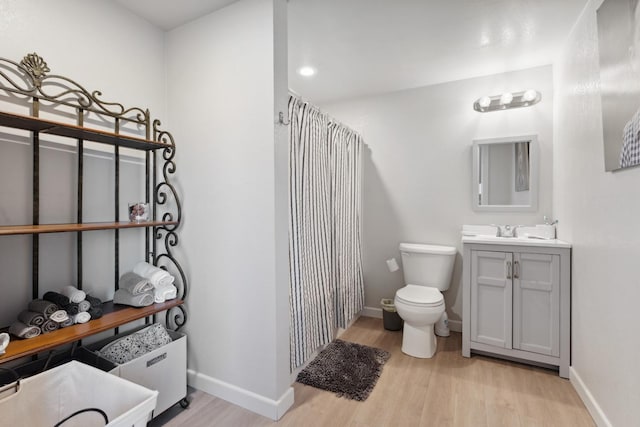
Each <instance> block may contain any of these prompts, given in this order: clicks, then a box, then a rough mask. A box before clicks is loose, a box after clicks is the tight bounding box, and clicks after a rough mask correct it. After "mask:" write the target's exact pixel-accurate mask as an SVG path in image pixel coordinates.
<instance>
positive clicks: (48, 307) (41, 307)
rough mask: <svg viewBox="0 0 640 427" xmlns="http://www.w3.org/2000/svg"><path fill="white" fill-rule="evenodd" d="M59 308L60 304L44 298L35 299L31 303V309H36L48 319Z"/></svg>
mask: <svg viewBox="0 0 640 427" xmlns="http://www.w3.org/2000/svg"><path fill="white" fill-rule="evenodd" d="M57 310H58V306H57V305H55V304H54V303H52V302H49V301H45V300H43V299H34V300H33V301H31V302H30V303H29V311H35V312H36V313H40V314H42V315H43V316H44V318H45V319H48V318H49V316H51V315H52V314H53V313H55V312H56V311H57Z"/></svg>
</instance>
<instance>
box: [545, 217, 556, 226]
mask: <svg viewBox="0 0 640 427" xmlns="http://www.w3.org/2000/svg"><path fill="white" fill-rule="evenodd" d="M557 223H558V220H557V219H556V220H555V221H553V222H549V217H547V216H546V215H545V216H544V225H556V224H557Z"/></svg>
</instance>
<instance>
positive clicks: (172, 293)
mask: <svg viewBox="0 0 640 427" xmlns="http://www.w3.org/2000/svg"><path fill="white" fill-rule="evenodd" d="M177 294H178V289H177V288H176V287H175V286H173V285H169V286H160V287H157V288H155V290H154V291H153V299H154V301H155V302H165V301H169V300H172V299H175V298H176V295H177Z"/></svg>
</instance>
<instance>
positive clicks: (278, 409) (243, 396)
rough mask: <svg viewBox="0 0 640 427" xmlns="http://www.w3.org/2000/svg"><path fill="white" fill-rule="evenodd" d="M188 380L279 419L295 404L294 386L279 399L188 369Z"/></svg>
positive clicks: (199, 386)
mask: <svg viewBox="0 0 640 427" xmlns="http://www.w3.org/2000/svg"><path fill="white" fill-rule="evenodd" d="M187 382H188V384H189V385H190V386H191V387H193V388H197V389H198V390H202V391H204V392H206V393H209V394H210V395H212V396H215V397H219V398H220V399H223V400H226V401H227V402H231V403H233V404H234V405H238V406H240V407H242V408H245V409H248V410H249V411H251V412H255V413H256V414H260V415H262V416H265V417H268V418H271V419H272V420H274V421H278V420H279V419H280V418H281V417H282V416H283V415H284V414H285V412H287V410H288V409H289V408H290V407H291V406H292V405H293V387H289V388H288V389H287V391H285V392H284V394H283V395H282V396H280V398H279V399H278V400H273V399H269V398H267V397H264V396H262V395H259V394H257V393H254V392H252V391H249V390H245V389H243V388H240V387H238V386H235V385H233V384H229V383H227V382H224V381H221V380H218V379H216V378H212V377H210V376H208V375H205V374H202V373H199V372H196V371H194V370H193V369H187Z"/></svg>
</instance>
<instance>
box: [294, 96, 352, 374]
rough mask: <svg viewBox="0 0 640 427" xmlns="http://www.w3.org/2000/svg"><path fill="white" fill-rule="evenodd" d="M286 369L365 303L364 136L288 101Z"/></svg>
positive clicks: (329, 337)
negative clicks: (288, 287)
mask: <svg viewBox="0 0 640 427" xmlns="http://www.w3.org/2000/svg"><path fill="white" fill-rule="evenodd" d="M288 107H289V108H288V121H289V124H288V127H289V209H290V210H289V268H290V272H289V284H290V289H289V306H290V351H291V357H290V360H291V363H290V368H291V370H292V371H293V370H295V369H296V368H298V367H299V366H301V365H303V364H304V363H305V362H306V361H308V359H309V358H310V357H311V356H312V355H313V354H314V352H315V351H316V350H317V349H318V348H319V347H321V346H323V345H326V344H328V343H329V342H331V341H332V340H333V338H334V335H335V332H336V330H337V329H338V328H346V327H347V326H348V324H349V322H350V321H351V320H352V319H353V318H354V317H355V316H356V315H357V314H358V313H359V312H360V311H361V310H362V308H363V306H364V283H363V275H362V256H361V244H362V237H361V228H362V227H361V224H362V203H361V199H362V150H363V146H364V142H363V140H362V137H361V136H360V135H359V134H358V133H357V132H355V131H353V130H352V129H349V128H348V127H347V126H345V125H343V124H342V123H340V122H338V121H336V120H335V119H333V118H332V117H330V116H329V115H327V114H325V113H323V112H322V111H320V109H318V108H317V107H315V106H313V105H311V104H310V103H308V102H305V101H304V100H302V99H300V98H299V97H297V96H293V95H292V96H290V97H289V105H288Z"/></svg>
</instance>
